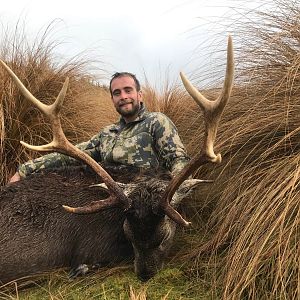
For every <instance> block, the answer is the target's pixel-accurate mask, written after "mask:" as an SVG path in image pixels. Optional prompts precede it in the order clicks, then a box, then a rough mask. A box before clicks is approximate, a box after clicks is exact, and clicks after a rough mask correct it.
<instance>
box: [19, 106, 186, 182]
mask: <svg viewBox="0 0 300 300" xmlns="http://www.w3.org/2000/svg"><path fill="white" fill-rule="evenodd" d="M76 146H77V147H78V148H79V149H81V150H83V151H84V152H86V153H87V154H88V155H90V156H91V157H92V158H93V159H95V160H96V161H98V162H104V163H114V164H115V163H119V164H125V165H133V166H136V167H141V168H157V167H163V168H165V169H167V170H169V171H171V172H172V173H173V174H176V173H177V172H178V171H180V170H181V169H182V168H183V167H184V166H185V164H186V163H187V162H188V161H189V157H188V156H187V154H186V151H185V149H184V146H183V144H182V142H181V140H180V138H179V136H178V133H177V129H176V127H175V125H174V124H173V122H172V121H171V120H170V119H169V118H168V117H167V116H165V115H164V114H162V113H158V112H147V111H146V110H145V108H144V106H143V105H142V107H141V110H140V112H139V115H138V117H137V119H136V120H135V121H133V122H130V123H127V124H126V123H125V121H124V119H123V118H122V117H121V119H120V120H119V122H117V123H115V124H113V125H110V126H107V127H105V128H104V129H103V130H102V131H100V132H99V133H98V134H96V135H95V136H93V137H92V138H91V139H90V140H89V141H87V142H84V143H81V144H78V145H76ZM79 164H81V162H79V161H77V160H75V159H74V158H71V157H69V156H66V155H63V154H59V153H51V154H47V155H44V156H41V157H39V158H37V159H34V160H30V161H28V162H26V163H24V164H22V165H20V166H19V168H18V171H19V173H20V176H21V177H26V176H27V175H29V174H32V173H36V172H38V171H41V170H43V169H46V168H47V169H50V168H61V167H66V166H69V165H79Z"/></svg>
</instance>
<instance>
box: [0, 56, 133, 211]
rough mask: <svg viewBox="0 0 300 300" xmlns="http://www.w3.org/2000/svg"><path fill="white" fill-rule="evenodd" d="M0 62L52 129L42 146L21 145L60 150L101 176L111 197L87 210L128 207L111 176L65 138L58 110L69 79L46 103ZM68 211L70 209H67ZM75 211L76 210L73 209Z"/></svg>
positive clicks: (124, 196) (38, 148)
mask: <svg viewBox="0 0 300 300" xmlns="http://www.w3.org/2000/svg"><path fill="white" fill-rule="evenodd" d="M0 63H1V64H2V65H3V67H4V68H5V69H6V70H7V71H8V73H9V74H10V76H11V77H12V79H13V81H14V82H15V83H16V85H17V86H18V87H19V89H20V91H21V93H22V94H23V96H24V97H25V98H26V99H28V100H29V101H31V102H32V103H33V104H34V105H35V106H36V107H37V108H38V109H39V110H41V111H42V113H43V114H45V115H46V116H47V117H48V118H49V120H50V123H51V126H52V131H53V140H52V142H51V143H49V144H47V145H42V146H33V145H29V144H27V143H25V142H22V141H21V143H22V145H24V146H25V147H27V148H29V149H31V150H34V151H41V152H44V151H47V152H60V153H63V154H66V155H69V156H72V157H74V158H76V159H79V160H81V161H83V162H84V163H86V164H87V165H89V166H90V167H91V168H92V169H93V170H94V171H95V172H96V173H97V174H98V175H99V176H100V178H102V180H103V182H104V183H105V184H106V185H107V188H108V190H109V191H110V193H111V197H109V198H108V199H107V201H106V202H105V200H101V202H102V203H101V205H95V202H94V203H93V205H92V207H89V206H86V208H87V210H89V212H94V211H97V210H99V209H101V208H99V207H101V206H105V205H107V206H109V205H111V206H112V205H115V204H116V203H122V204H123V206H124V207H125V209H126V208H128V206H129V205H130V201H129V199H128V198H127V197H126V195H125V194H124V193H123V190H122V189H121V188H120V187H119V185H118V184H117V183H116V182H115V181H114V180H113V179H112V178H111V176H110V175H109V174H108V173H107V172H106V171H105V170H104V169H103V168H102V167H101V166H100V165H99V164H98V163H97V162H96V161H95V160H93V159H92V158H91V157H90V156H89V155H87V154H86V153H84V152H83V151H81V150H79V149H78V148H77V147H75V146H74V145H72V144H71V143H70V142H69V141H68V140H67V138H66V136H65V134H64V132H63V130H62V127H61V122H60V116H59V112H60V109H61V107H62V104H63V101H64V98H65V95H66V91H67V88H68V83H69V79H68V78H66V80H65V82H64V84H63V87H62V89H61V91H60V93H59V95H58V96H57V98H56V100H55V102H54V103H53V104H51V105H46V104H43V103H42V102H40V101H39V100H38V99H37V98H35V97H34V96H33V95H32V94H31V93H30V92H29V91H28V90H27V88H26V87H25V86H24V85H23V83H22V82H21V81H20V79H19V78H18V77H17V76H16V75H15V74H14V72H13V71H12V70H11V69H10V68H9V67H8V66H7V65H6V64H5V63H4V62H3V61H2V60H0ZM93 208H95V210H93ZM69 211H70V210H69ZM74 212H76V211H74Z"/></svg>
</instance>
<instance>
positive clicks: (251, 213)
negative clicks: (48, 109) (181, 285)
mask: <svg viewBox="0 0 300 300" xmlns="http://www.w3.org/2000/svg"><path fill="white" fill-rule="evenodd" d="M276 4H277V7H278V9H276V10H273V11H271V12H263V13H261V12H255V14H253V15H251V16H250V15H249V16H248V20H249V21H248V22H246V23H245V21H243V23H242V24H240V26H237V28H235V30H234V32H236V34H234V36H233V38H234V41H235V44H236V45H239V48H238V49H237V50H236V61H237V62H238V69H237V72H236V74H237V75H236V83H235V87H234V90H233V96H232V99H231V101H230V104H229V105H228V107H227V108H226V111H225V113H224V116H223V120H222V124H221V127H220V130H219V133H218V138H217V145H216V148H217V149H220V150H221V152H222V155H223V163H222V164H221V165H219V166H215V167H213V168H212V167H211V166H205V167H203V168H201V169H200V170H199V171H198V174H197V175H198V176H200V177H205V178H213V179H214V180H215V183H214V184H213V185H212V186H209V187H204V188H203V189H201V191H200V192H199V195H198V202H197V203H195V207H196V209H197V213H196V215H195V216H194V219H196V224H197V219H201V220H202V222H199V224H201V226H199V228H198V229H197V228H196V229H195V231H196V235H195V238H194V240H193V241H187V242H188V243H189V245H190V247H185V249H187V250H186V251H185V253H184V251H181V252H180V255H183V254H184V255H185V256H184V258H186V257H187V256H186V255H188V257H190V258H194V266H195V269H193V270H192V273H193V274H197V275H198V276H199V278H200V279H201V280H202V279H203V277H204V276H208V277H209V281H210V283H211V286H212V289H213V288H214V289H215V291H214V295H215V298H223V299H299V297H300V284H299V277H300V270H299V257H300V255H299V254H300V248H299V242H300V241H299V225H300V210H299V191H300V189H299V170H300V169H299V166H300V164H299V160H300V157H299V150H300V143H299V141H300V118H299V113H300V71H299V70H300V54H299V53H300V51H299V50H300V47H299V45H300V25H299V24H300V7H299V3H297V2H296V1H292V0H290V1H276ZM23 39H24V37H23ZM10 40H11V39H9V38H8V37H6V38H5V39H4V41H6V44H7V45H8V41H10ZM13 41H14V42H13V44H14V45H15V46H14V47H13V48H14V49H17V50H14V51H15V52H14V53H11V51H4V49H6V48H9V47H8V46H7V45H6V44H5V43H4V42H3V43H2V44H3V45H4V46H2V45H1V47H0V51H3V54H2V53H1V57H2V58H4V60H6V61H7V62H8V63H9V64H10V66H11V67H12V68H13V69H14V70H15V71H16V73H17V74H18V76H20V78H21V79H22V80H23V81H24V82H25V84H26V85H27V86H29V89H30V90H31V91H32V92H33V93H34V94H35V95H36V96H37V97H40V98H41V99H42V100H44V99H47V100H49V101H53V99H54V98H55V96H56V94H57V91H58V90H59V88H60V86H61V84H62V82H63V81H64V78H65V76H69V77H70V78H71V84H70V91H69V93H68V95H67V103H66V109H65V111H64V113H63V118H64V128H65V130H66V132H67V135H68V136H69V138H70V139H71V140H72V141H74V142H77V141H80V140H83V139H85V138H86V137H88V136H90V135H92V134H93V133H95V132H97V131H98V130H99V129H100V128H101V127H102V126H104V125H106V124H107V123H111V122H112V121H113V120H115V119H116V114H115V112H114V110H113V108H112V106H111V105H110V104H108V102H109V101H110V100H109V95H108V94H107V92H106V91H105V90H104V89H99V88H98V87H95V86H94V85H93V84H91V83H92V82H91V80H90V78H87V77H86V76H84V72H83V71H82V69H81V67H82V66H83V65H82V63H78V62H77V63H75V64H73V62H72V63H71V64H70V62H68V63H67V64H65V65H64V66H60V67H58V66H56V65H54V64H53V61H52V58H51V51H50V50H51V49H52V48H53V46H54V45H53V44H50V45H49V44H44V41H43V42H40V43H37V44H36V45H37V46H38V47H36V48H33V50H32V48H31V47H28V48H26V47H25V50H26V51H25V50H24V49H23V47H24V45H23V44H22V39H21V40H18V41H17V40H13ZM5 45H6V46H5ZM18 45H19V46H18ZM20 45H23V46H22V47H20ZM2 48H3V50H1V49H2ZM29 49H30V51H29ZM8 53H9V55H8ZM28 53H29V54H28ZM224 61H225V59H224ZM37 74H38V76H37ZM0 85H1V86H0V91H1V93H2V95H1V105H0V116H1V117H0V124H1V125H0V126H1V128H0V129H1V130H0V132H1V141H0V143H1V145H0V151H1V152H0V154H1V168H2V169H1V174H3V177H2V182H1V183H2V184H3V183H4V182H5V178H7V176H8V175H7V174H8V173H11V172H12V171H11V170H14V169H15V166H16V165H17V164H18V162H20V161H25V160H27V159H28V158H29V157H31V156H32V155H33V154H32V153H30V152H26V151H25V150H24V149H22V148H21V147H20V146H19V144H18V141H19V140H20V139H21V140H25V141H27V142H28V141H29V142H32V143H35V144H38V143H41V142H43V140H46V139H47V140H49V128H48V126H47V125H46V124H45V123H44V121H43V120H42V119H41V118H40V115H39V114H38V113H37V112H36V111H35V110H32V109H31V108H29V107H28V106H27V105H26V104H25V103H24V101H23V99H22V97H21V96H20V94H19V92H18V90H17V89H16V87H15V86H14V85H13V84H12V83H11V82H10V80H9V79H8V77H7V75H6V74H5V73H4V72H3V71H2V70H0ZM217 91H218V90H210V91H206V94H207V95H208V96H209V97H211V98H213V97H215V96H216V94H217ZM144 98H145V102H146V105H147V107H148V108H149V110H155V111H162V112H164V113H166V114H167V115H168V116H170V117H171V119H172V120H173V121H174V123H175V124H176V125H177V127H178V129H179V132H180V135H181V136H182V139H183V141H184V143H185V145H186V146H187V150H188V152H189V153H190V154H191V155H194V154H195V153H196V151H197V150H198V149H199V147H200V146H201V145H200V144H199V140H201V139H202V134H203V130H202V117H201V114H199V113H198V109H196V106H195V104H194V103H193V101H192V100H191V99H190V98H189V97H188V96H187V95H186V93H185V92H184V91H183V90H182V88H181V87H178V86H170V85H168V84H166V86H165V90H164V91H163V92H162V93H159V92H157V91H156V90H154V89H153V88H152V87H151V86H150V85H147V86H146V87H144ZM99 99H101V102H100V103H101V105H99V102H98V101H100V100H99ZM86 103H88V104H89V105H86ZM79 113H80V114H79ZM99 116H103V117H102V119H100V120H99ZM104 117H105V119H104ZM86 119H89V120H91V122H90V123H89V124H86ZM29 120H30V122H29ZM29 128H30V129H31V130H30V132H29ZM193 213H195V211H193ZM206 221H207V226H206V231H205V232H204V231H203V224H204V223H206ZM203 235H204V236H203ZM202 236H203V238H202ZM182 253H183V254H182ZM180 255H177V256H176V259H177V258H180ZM205 270H206V271H205ZM207 270H209V272H207ZM129 293H131V297H132V299H143V297H144V298H145V297H146V290H136V289H134V288H132V289H131V290H130V291H129Z"/></svg>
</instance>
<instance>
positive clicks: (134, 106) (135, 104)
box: [116, 100, 140, 118]
mask: <svg viewBox="0 0 300 300" xmlns="http://www.w3.org/2000/svg"><path fill="white" fill-rule="evenodd" d="M127 103H130V104H129V105H131V109H127V108H125V107H123V105H124V104H127ZM120 104H121V105H120ZM120 104H119V105H118V106H117V107H116V111H117V112H118V113H119V114H120V115H121V116H122V117H125V118H128V117H133V116H135V115H137V114H138V112H139V110H140V102H139V101H136V100H130V101H126V102H124V103H120ZM122 104H123V105H122Z"/></svg>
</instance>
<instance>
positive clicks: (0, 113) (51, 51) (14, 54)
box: [0, 22, 115, 185]
mask: <svg viewBox="0 0 300 300" xmlns="http://www.w3.org/2000/svg"><path fill="white" fill-rule="evenodd" d="M54 25H55V22H54V24H50V25H49V27H48V28H47V29H46V30H45V32H44V33H43V35H42V36H41V37H36V39H35V40H34V41H33V42H29V41H28V40H27V39H26V34H25V31H22V30H21V29H20V26H19V25H17V26H16V28H15V30H13V31H11V30H8V29H5V28H2V35H1V40H0V57H1V59H2V60H3V61H5V62H6V63H7V64H8V65H9V66H10V67H11V69H12V70H13V71H14V72H15V73H16V74H17V76H18V77H19V78H20V80H21V81H22V82H23V83H24V84H25V86H26V87H27V88H28V89H29V90H30V91H31V93H32V94H33V95H34V96H35V97H37V98H38V99H40V100H41V101H43V102H44V103H46V104H50V103H52V102H53V101H54V100H55V98H56V97H57V95H58V92H59V91H60V89H61V87H62V84H63V82H64V80H65V78H66V77H69V78H70V85H69V90H68V93H67V96H66V101H65V102H66V103H65V108H64V109H63V111H62V124H63V127H64V130H65V133H66V135H67V137H68V138H69V139H70V140H71V141H72V142H73V143H78V142H80V141H83V140H86V139H87V138H88V137H90V136H92V135H93V134H95V133H96V132H97V131H98V129H99V127H103V126H104V125H107V124H108V123H110V122H111V120H112V119H113V117H114V116H115V113H114V110H113V108H112V106H111V104H110V102H108V101H110V99H109V94H108V93H107V91H106V90H105V89H102V88H100V87H98V86H97V85H95V84H94V80H93V78H92V77H91V76H87V75H86V74H87V65H88V63H91V62H90V61H88V60H87V59H86V58H84V57H81V56H80V55H79V56H78V57H74V58H73V59H71V60H69V61H67V62H65V63H58V62H57V57H56V56H55V47H56V46H58V42H53V41H51V39H50V37H51V30H52V29H53V27H54ZM0 93H1V94H0V99H1V100H0V166H1V167H0V168H1V169H0V171H1V174H2V176H1V178H0V185H3V184H5V183H6V182H7V179H8V178H9V177H10V176H11V175H12V174H13V173H14V172H15V170H16V167H17V166H18V165H19V163H22V162H24V161H27V160H28V159H30V158H33V157H36V156H37V155H38V154H36V153H33V152H30V151H28V150H26V149H24V148H23V146H21V145H20V143H19V141H20V140H24V141H26V142H28V143H32V144H35V145H38V144H42V143H45V142H46V141H50V140H51V138H52V137H51V131H50V128H49V125H48V123H47V120H44V119H43V117H42V116H41V114H40V112H38V111H37V109H35V108H34V107H33V106H32V105H31V104H30V103H28V102H27V100H25V99H24V97H23V96H22V95H21V94H20V92H19V90H18V88H17V87H16V85H15V84H14V83H13V82H12V81H11V79H10V77H9V75H8V74H7V72H6V71H5V70H4V69H3V68H0ZM104 112H105V113H104ZM87 120H89V121H88V122H87Z"/></svg>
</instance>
